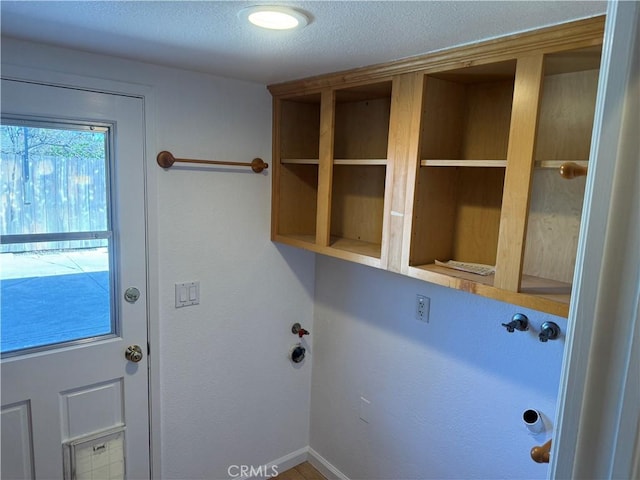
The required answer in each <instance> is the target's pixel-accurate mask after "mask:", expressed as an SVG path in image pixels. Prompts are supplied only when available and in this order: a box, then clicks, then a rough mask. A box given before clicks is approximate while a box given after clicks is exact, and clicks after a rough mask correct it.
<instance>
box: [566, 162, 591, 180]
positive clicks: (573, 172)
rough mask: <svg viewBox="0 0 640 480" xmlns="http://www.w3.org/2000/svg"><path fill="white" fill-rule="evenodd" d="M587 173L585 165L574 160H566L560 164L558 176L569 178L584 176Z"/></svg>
mask: <svg viewBox="0 0 640 480" xmlns="http://www.w3.org/2000/svg"><path fill="white" fill-rule="evenodd" d="M586 174H587V167H583V166H581V165H578V164H577V163H575V162H567V163H563V164H562V165H560V176H562V178H566V179H571V178H576V177H584V176H585V175H586Z"/></svg>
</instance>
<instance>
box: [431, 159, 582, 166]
mask: <svg viewBox="0 0 640 480" xmlns="http://www.w3.org/2000/svg"><path fill="white" fill-rule="evenodd" d="M568 162H573V163H576V164H578V165H580V166H581V167H588V166H589V161H588V160H536V162H535V167H536V168H551V169H554V168H555V169H558V168H560V167H561V166H562V164H564V163H568ZM420 166H421V167H490V168H491V167H493V168H505V167H506V166H507V161H506V160H452V159H440V158H438V159H431V158H430V159H426V160H420Z"/></svg>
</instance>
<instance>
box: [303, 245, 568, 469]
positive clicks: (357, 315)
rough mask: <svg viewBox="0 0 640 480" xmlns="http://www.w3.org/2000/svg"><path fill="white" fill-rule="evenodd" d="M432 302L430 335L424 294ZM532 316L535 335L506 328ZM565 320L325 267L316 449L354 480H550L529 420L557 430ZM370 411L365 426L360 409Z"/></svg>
mask: <svg viewBox="0 0 640 480" xmlns="http://www.w3.org/2000/svg"><path fill="white" fill-rule="evenodd" d="M418 293H419V294H423V295H426V296H428V297H430V298H431V313H430V321H429V323H428V324H425V323H420V322H418V321H417V320H415V319H414V311H415V310H414V304H415V296H416V294H418ZM515 313H525V314H526V315H527V316H528V317H529V320H530V323H531V325H532V329H531V330H530V331H528V332H517V331H516V332H514V333H507V331H506V330H505V329H504V328H503V327H502V326H501V323H506V322H508V321H510V320H511V317H512V316H513V315H514V314H515ZM545 320H553V321H555V322H556V323H558V325H559V326H560V327H561V328H562V331H563V332H564V331H565V329H566V324H567V322H566V319H563V318H558V317H553V316H550V315H546V314H542V313H540V312H535V311H532V310H528V309H525V308H521V307H516V306H513V305H509V304H505V303H501V302H497V301H494V300H490V299H487V298H483V297H479V296H476V295H471V294H468V293H465V292H462V291H457V290H451V289H447V288H444V287H440V286H437V285H431V284H428V283H425V282H421V281H418V280H414V279H410V278H408V277H402V276H399V275H395V274H392V273H389V272H384V271H380V270H376V269H373V268H369V267H365V266H360V265H353V264H349V263H346V262H343V261H340V260H336V259H331V258H328V257H323V256H318V258H317V261H316V292H315V319H314V331H313V334H314V335H313V375H312V390H311V391H312V394H311V442H310V445H311V447H312V448H313V449H314V450H315V451H317V452H318V453H319V454H320V455H321V456H323V457H324V458H326V459H327V460H328V461H329V462H331V463H332V464H333V465H334V466H335V467H336V468H337V469H338V470H340V471H341V472H342V473H343V474H345V475H346V476H347V477H349V478H351V479H374V478H375V479H398V478H403V479H418V478H420V479H426V478H438V479H445V478H451V479H453V478H457V479H461V478H464V479H472V478H477V479H487V478H510V479H525V478H526V479H533V478H545V476H546V472H547V465H546V464H544V465H540V464H536V463H534V462H533V460H531V458H530V450H531V448H532V447H533V446H535V445H541V444H542V443H544V442H545V441H546V440H547V439H548V438H550V437H551V436H552V432H551V431H547V432H545V433H543V434H541V435H535V436H532V435H530V434H529V431H528V430H527V429H526V428H525V426H524V424H523V423H522V413H523V411H524V410H525V409H527V408H534V409H538V410H539V411H540V412H542V414H543V416H544V417H545V420H546V422H547V424H548V425H549V427H550V428H552V425H551V424H552V422H553V419H554V417H555V404H556V396H557V391H558V382H559V375H560V368H561V362H562V351H563V347H564V335H563V338H562V339H560V340H556V341H549V342H547V343H541V342H540V341H539V340H538V337H537V331H539V327H540V325H541V324H542V323H543V322H544V321H545ZM361 396H362V397H365V398H366V399H367V400H369V401H370V402H371V403H370V405H369V409H368V412H367V413H366V415H367V416H368V417H369V423H365V422H363V421H362V420H360V418H359V416H360V397H361Z"/></svg>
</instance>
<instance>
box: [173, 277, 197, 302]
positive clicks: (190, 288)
mask: <svg viewBox="0 0 640 480" xmlns="http://www.w3.org/2000/svg"><path fill="white" fill-rule="evenodd" d="M199 303H200V282H186V283H176V308H181V307H188V306H190V305H198V304H199Z"/></svg>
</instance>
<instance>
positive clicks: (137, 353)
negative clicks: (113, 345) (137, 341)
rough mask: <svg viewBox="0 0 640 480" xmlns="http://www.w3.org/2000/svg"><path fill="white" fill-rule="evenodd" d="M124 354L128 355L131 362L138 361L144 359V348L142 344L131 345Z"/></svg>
mask: <svg viewBox="0 0 640 480" xmlns="http://www.w3.org/2000/svg"><path fill="white" fill-rule="evenodd" d="M124 356H125V357H127V360H129V361H130V362H133V363H138V362H139V361H140V360H142V349H141V348H140V345H129V346H128V347H127V351H126V352H124Z"/></svg>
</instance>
